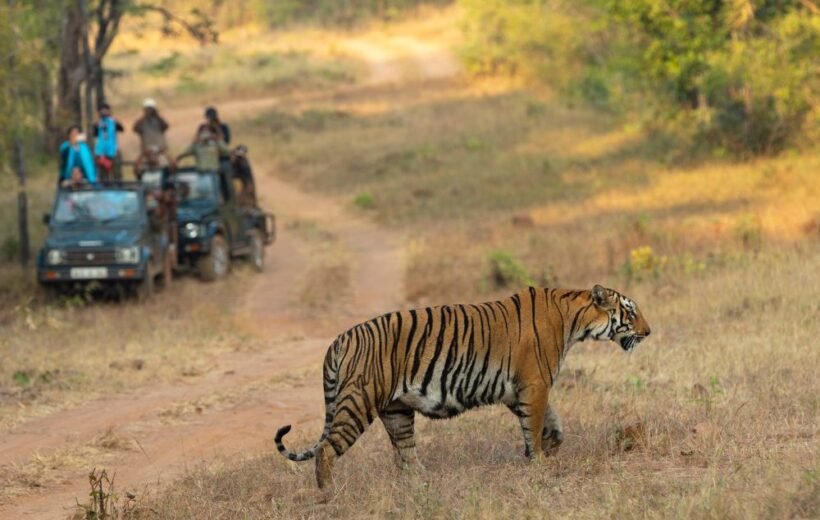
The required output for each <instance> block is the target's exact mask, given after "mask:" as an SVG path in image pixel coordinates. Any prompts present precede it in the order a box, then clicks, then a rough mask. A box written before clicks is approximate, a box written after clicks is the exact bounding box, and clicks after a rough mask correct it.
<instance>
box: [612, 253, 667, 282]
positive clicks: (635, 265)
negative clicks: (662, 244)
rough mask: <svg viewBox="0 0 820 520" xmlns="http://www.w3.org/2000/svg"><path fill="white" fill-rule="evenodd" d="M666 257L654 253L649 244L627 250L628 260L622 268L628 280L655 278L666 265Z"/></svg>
mask: <svg viewBox="0 0 820 520" xmlns="http://www.w3.org/2000/svg"><path fill="white" fill-rule="evenodd" d="M666 263H667V258H666V257H665V256H660V255H658V254H656V253H655V251H654V250H653V249H652V247H651V246H642V247H638V248H636V249H633V250H632V251H630V252H629V260H628V261H627V262H626V264H624V266H623V268H622V270H623V272H624V274H625V275H626V277H627V279H629V280H636V281H641V280H644V279H646V278H650V277H651V278H657V277H658V276H660V274H661V272H662V271H663V270H664V268H665V267H666Z"/></svg>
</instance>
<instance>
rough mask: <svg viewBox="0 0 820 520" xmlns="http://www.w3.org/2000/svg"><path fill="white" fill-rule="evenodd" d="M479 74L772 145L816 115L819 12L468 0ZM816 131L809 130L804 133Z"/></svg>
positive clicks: (788, 4)
mask: <svg viewBox="0 0 820 520" xmlns="http://www.w3.org/2000/svg"><path fill="white" fill-rule="evenodd" d="M461 4H462V6H463V7H464V11H465V18H466V22H465V24H464V31H465V36H466V39H467V42H468V43H467V45H466V46H465V48H464V52H463V54H464V58H465V61H466V63H467V66H468V69H469V70H471V71H473V72H474V73H478V74H486V73H493V74H497V73H507V74H519V75H525V76H530V77H534V78H537V79H540V80H542V81H545V82H548V83H549V84H551V85H553V86H556V87H558V88H559V90H561V91H563V92H564V93H565V95H568V96H569V97H570V98H577V99H580V100H583V101H585V102H587V103H589V104H591V105H593V106H595V107H597V108H612V109H617V110H620V111H623V112H633V111H634V112H637V113H638V114H640V115H641V116H642V117H641V119H642V120H644V121H646V122H647V123H646V124H647V126H648V127H651V128H648V129H651V130H653V131H655V132H657V130H659V129H663V130H666V132H668V133H669V134H672V135H675V136H676V137H677V138H678V141H681V142H684V143H692V144H695V145H700V146H702V147H711V148H712V149H713V151H716V152H719V153H725V152H729V153H732V154H735V155H753V154H772V153H776V152H778V151H781V150H782V149H783V148H785V147H786V146H788V144H789V143H790V142H791V141H794V140H795V139H796V138H797V137H799V136H800V135H801V134H802V130H803V129H804V128H805V127H806V126H807V124H806V123H807V121H809V120H813V117H816V102H815V100H816V99H817V97H818V90H820V81H819V80H818V75H817V67H816V57H817V55H818V54H820V14H818V13H817V12H815V10H813V9H812V8H811V4H807V3H801V2H792V1H784V2H753V1H752V0H735V1H732V2H719V1H717V0H711V1H710V0H705V1H697V2H693V1H690V0H667V1H666V2H660V3H659V2H657V1H656V0H623V1H614V0H580V1H577V2H567V1H561V0H509V1H507V0H461ZM806 140H807V141H811V137H809V138H808V139H806Z"/></svg>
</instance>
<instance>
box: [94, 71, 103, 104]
mask: <svg viewBox="0 0 820 520" xmlns="http://www.w3.org/2000/svg"><path fill="white" fill-rule="evenodd" d="M94 94H95V95H96V96H95V100H96V102H97V104H96V105H95V107H96V108H98V109H99V108H100V105H102V104H103V103H105V101H106V100H105V77H104V72H103V67H102V61H101V60H97V61H95V62H94Z"/></svg>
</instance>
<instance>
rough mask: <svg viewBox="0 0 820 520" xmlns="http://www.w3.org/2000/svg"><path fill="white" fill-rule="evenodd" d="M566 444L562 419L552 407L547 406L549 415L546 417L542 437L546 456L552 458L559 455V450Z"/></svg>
mask: <svg viewBox="0 0 820 520" xmlns="http://www.w3.org/2000/svg"><path fill="white" fill-rule="evenodd" d="M563 442H564V428H563V427H562V426H561V418H560V417H558V414H557V413H555V409H554V408H553V407H552V406H549V405H548V406H547V413H546V414H545V415H544V431H543V433H542V435H541V446H542V448H543V450H544V455H547V456H551V455H557V454H558V448H560V447H561V444H562V443H563Z"/></svg>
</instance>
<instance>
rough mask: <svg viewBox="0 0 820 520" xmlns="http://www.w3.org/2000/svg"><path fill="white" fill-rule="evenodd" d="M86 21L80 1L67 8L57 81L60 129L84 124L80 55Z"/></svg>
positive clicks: (83, 73) (82, 76)
mask: <svg viewBox="0 0 820 520" xmlns="http://www.w3.org/2000/svg"><path fill="white" fill-rule="evenodd" d="M82 21H83V19H82V11H81V9H80V3H79V1H75V2H71V3H70V4H69V5H67V6H66V8H65V16H64V17H63V25H62V27H61V38H60V39H61V41H62V45H61V46H60V67H59V71H58V78H57V124H58V125H59V126H60V127H66V126H68V125H70V124H80V123H81V122H82V117H83V102H82V94H81V91H80V86H81V85H82V82H83V79H84V76H85V70H84V66H83V59H82V55H81V54H80V49H81V44H82V42H81V40H82V34H83V32H82V31H83V23H82Z"/></svg>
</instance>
